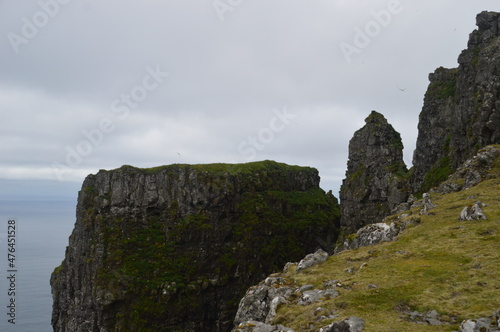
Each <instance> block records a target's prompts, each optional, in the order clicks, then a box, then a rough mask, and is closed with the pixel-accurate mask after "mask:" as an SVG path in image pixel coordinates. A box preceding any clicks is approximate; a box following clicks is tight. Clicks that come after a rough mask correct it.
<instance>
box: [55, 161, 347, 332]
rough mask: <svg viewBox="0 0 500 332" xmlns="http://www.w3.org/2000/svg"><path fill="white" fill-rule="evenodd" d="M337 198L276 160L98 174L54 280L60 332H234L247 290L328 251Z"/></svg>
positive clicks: (309, 172)
mask: <svg viewBox="0 0 500 332" xmlns="http://www.w3.org/2000/svg"><path fill="white" fill-rule="evenodd" d="M338 219H339V211H338V204H337V200H336V199H335V198H334V197H333V196H332V195H331V194H325V193H324V191H322V190H321V189H319V176H318V173H317V171H316V170H315V169H312V168H303V167H297V166H287V165H284V164H278V163H275V162H270V161H267V162H259V163H250V164H244V165H222V164H214V165H192V166H190V165H172V166H165V167H159V168H155V169H137V168H134V167H131V166H124V167H122V168H120V169H117V170H113V171H100V172H99V173H97V174H96V175H89V176H88V177H87V178H86V179H85V181H84V183H83V186H82V190H81V191H80V193H79V197H78V206H77V220H76V223H75V228H74V230H73V233H72V235H71V237H70V239H69V246H68V247H67V249H66V257H65V259H64V261H63V263H62V265H61V266H60V267H58V268H56V269H55V271H54V272H53V274H52V277H51V286H52V293H53V298H54V306H53V316H52V324H53V327H54V331H71V332H79V331H81V332H88V331H100V332H101V331H228V330H230V329H231V328H232V325H233V324H232V322H233V318H234V314H235V312H236V309H237V306H238V302H239V300H240V298H241V297H242V295H243V294H244V292H245V290H246V289H247V287H249V286H250V285H252V284H254V283H256V282H257V281H258V280H260V279H261V278H263V277H264V276H265V275H267V274H269V273H271V272H273V271H277V270H279V269H280V268H281V267H282V266H283V264H284V263H286V262H287V261H290V260H298V259H300V258H301V257H303V256H304V255H305V254H307V253H309V252H312V251H314V250H315V249H316V248H318V247H321V246H323V247H324V249H327V250H331V245H332V243H333V242H334V241H335V239H336V238H335V234H336V232H337V230H336V228H338V226H339V225H338Z"/></svg>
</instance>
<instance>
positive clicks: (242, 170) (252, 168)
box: [100, 160, 317, 175]
mask: <svg viewBox="0 0 500 332" xmlns="http://www.w3.org/2000/svg"><path fill="white" fill-rule="evenodd" d="M182 169H183V170H190V169H192V170H196V171H201V172H210V173H216V174H230V175H236V174H248V173H254V172H259V171H263V170H277V171H288V172H290V171H296V172H298V171H308V172H316V173H317V170H316V169H314V168H311V167H304V166H294V165H287V164H284V163H279V162H276V161H272V160H264V161H256V162H250V163H242V164H225V163H215V164H172V165H165V166H158V167H152V168H138V167H134V166H130V165H123V166H122V167H120V168H117V169H114V170H109V171H106V170H100V171H101V172H116V171H124V172H138V173H139V172H143V173H150V174H154V173H160V172H162V171H167V172H168V171H173V170H182Z"/></svg>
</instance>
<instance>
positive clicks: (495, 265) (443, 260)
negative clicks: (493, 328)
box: [275, 166, 500, 332]
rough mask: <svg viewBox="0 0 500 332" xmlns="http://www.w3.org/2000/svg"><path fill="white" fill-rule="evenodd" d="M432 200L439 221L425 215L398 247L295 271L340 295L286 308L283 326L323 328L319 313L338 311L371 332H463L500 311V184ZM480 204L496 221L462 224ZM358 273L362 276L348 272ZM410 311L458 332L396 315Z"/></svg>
mask: <svg viewBox="0 0 500 332" xmlns="http://www.w3.org/2000/svg"><path fill="white" fill-rule="evenodd" d="M495 169H496V166H495V168H494V169H493V171H495ZM470 197H474V198H470ZM468 198H470V199H468ZM432 200H433V202H434V203H435V204H437V205H438V206H437V207H436V208H435V209H433V210H432V211H431V212H432V214H431V215H427V216H421V223H420V224H418V225H415V226H411V227H409V228H408V229H406V230H405V231H404V232H403V234H401V235H400V236H399V238H398V240H397V241H395V242H386V243H381V244H379V245H375V246H371V247H364V248H360V249H357V250H352V251H346V252H342V253H340V254H339V255H334V256H331V257H330V258H329V259H328V261H327V262H326V263H324V264H322V265H320V266H317V267H314V268H311V269H310V270H306V271H304V272H301V273H299V274H297V273H296V272H295V271H294V270H293V269H292V270H291V271H289V272H288V274H287V277H288V278H290V279H291V281H292V282H295V283H296V284H297V285H306V284H313V285H315V287H318V288H322V287H323V284H324V282H325V281H328V280H339V282H340V284H341V285H342V287H337V290H338V291H339V293H340V296H338V297H337V298H334V299H331V300H327V301H323V302H319V303H316V304H313V305H310V306H306V307H304V306H298V305H293V304H291V305H287V306H282V307H280V309H279V310H278V315H277V317H276V319H275V322H276V323H280V324H283V325H285V326H287V327H290V328H293V329H294V330H295V331H306V329H305V327H307V326H309V325H310V324H312V325H313V326H314V327H315V328H316V329H319V328H320V327H322V326H325V325H327V324H329V323H331V322H332V320H324V321H318V320H317V317H316V316H315V315H314V310H315V309H316V308H317V307H319V306H321V307H323V308H327V309H328V310H336V311H338V312H337V313H338V314H340V317H338V318H337V320H341V319H345V318H347V317H349V316H357V317H361V318H363V319H364V320H365V330H364V332H370V331H372V332H380V331H398V332H406V331H408V332H413V331H417V330H418V331H456V330H458V325H459V324H460V322H461V321H462V320H463V319H469V318H479V317H487V316H490V315H491V314H492V312H493V311H494V310H495V309H498V308H500V295H499V294H500V278H499V277H498V276H500V179H499V178H496V179H492V180H488V181H485V182H482V183H481V184H479V185H478V186H476V187H474V188H471V189H469V190H466V191H462V192H457V193H452V194H447V195H442V196H438V195H437V194H435V195H433V196H432ZM477 200H481V201H482V202H484V203H487V204H489V206H487V207H485V208H484V209H483V210H484V212H485V213H486V215H487V216H488V220H487V221H484V220H481V221H467V222H460V221H458V216H459V214H460V211H461V210H462V208H463V207H465V206H467V205H468V204H470V203H473V202H475V201H477ZM413 213H414V214H416V213H418V212H417V211H413ZM364 263H366V265H365V266H363V268H361V269H359V268H360V266H361V265H362V264H364ZM351 267H354V268H355V269H356V272H354V273H351V274H349V273H346V272H345V269H347V268H351ZM369 284H375V285H377V286H378V288H375V289H369V288H368V285H369ZM402 305H404V306H405V307H407V308H410V309H411V310H417V311H419V312H422V313H425V312H427V311H429V310H437V311H438V313H439V314H440V315H441V319H442V320H445V321H446V320H448V321H449V322H450V325H442V326H430V325H420V324H419V325H417V324H415V323H413V322H409V321H407V320H406V319H405V317H404V315H403V314H402V313H401V312H400V311H398V310H396V308H397V307H400V306H402ZM452 318H453V319H452ZM312 330H314V329H312Z"/></svg>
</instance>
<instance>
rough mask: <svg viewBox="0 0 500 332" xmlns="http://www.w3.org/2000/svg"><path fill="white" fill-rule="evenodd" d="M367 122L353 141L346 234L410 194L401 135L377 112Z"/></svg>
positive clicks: (345, 187)
mask: <svg viewBox="0 0 500 332" xmlns="http://www.w3.org/2000/svg"><path fill="white" fill-rule="evenodd" d="M365 122H366V124H365V126H364V127H363V128H361V129H360V130H358V131H356V133H354V137H353V138H352V139H351V141H350V142H349V160H348V163H347V172H346V179H345V180H344V181H343V183H342V187H341V188H340V201H341V210H342V211H341V212H342V213H341V214H342V217H341V225H342V228H343V229H344V230H345V232H346V234H349V233H353V232H356V230H358V229H359V228H361V227H363V226H365V225H368V224H373V223H376V222H379V221H380V220H382V219H383V218H384V217H386V216H388V215H389V214H390V212H391V211H392V209H394V208H395V207H396V206H398V205H399V204H400V203H402V202H405V201H406V200H407V199H408V195H409V189H408V182H407V179H406V173H407V169H406V165H405V163H404V161H403V143H402V142H401V136H400V134H399V133H398V132H397V131H396V130H394V128H393V127H392V126H391V125H390V124H389V123H388V122H387V120H386V119H385V117H384V116H383V115H382V114H380V113H377V112H375V111H372V112H371V114H370V115H369V116H368V117H367V118H366V119H365Z"/></svg>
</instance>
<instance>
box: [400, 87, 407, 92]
mask: <svg viewBox="0 0 500 332" xmlns="http://www.w3.org/2000/svg"><path fill="white" fill-rule="evenodd" d="M398 89H399V90H401V91H403V92H404V91H405V90H406V88H399V87H398Z"/></svg>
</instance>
